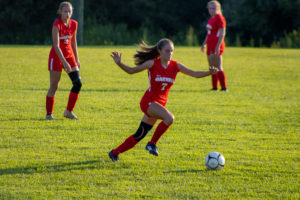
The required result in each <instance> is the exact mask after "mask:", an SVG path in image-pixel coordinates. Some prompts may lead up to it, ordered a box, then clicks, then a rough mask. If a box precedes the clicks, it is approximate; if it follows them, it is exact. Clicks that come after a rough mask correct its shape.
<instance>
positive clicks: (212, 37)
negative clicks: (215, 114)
mask: <svg viewBox="0 0 300 200" xmlns="http://www.w3.org/2000/svg"><path fill="white" fill-rule="evenodd" d="M207 8H208V12H209V14H210V16H211V18H210V19H209V20H208V23H207V25H206V29H207V35H206V37H205V40H204V42H203V45H202V47H201V51H202V52H204V49H205V47H206V54H207V60H208V63H209V66H215V67H217V68H218V69H219V72H218V73H216V74H214V75H212V90H218V82H219V81H220V84H221V87H222V88H221V91H227V88H226V79H225V73H224V71H223V61H222V54H223V52H224V49H225V42H224V38H225V30H226V20H225V18H224V17H223V15H222V11H221V4H220V3H219V2H218V1H215V0H214V1H210V2H208V3H207Z"/></svg>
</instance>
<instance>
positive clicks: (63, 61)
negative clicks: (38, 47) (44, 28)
mask: <svg viewBox="0 0 300 200" xmlns="http://www.w3.org/2000/svg"><path fill="white" fill-rule="evenodd" d="M72 12H73V7H72V4H71V3H69V2H62V3H61V4H60V5H59V9H58V11H57V13H58V15H59V18H58V19H57V20H55V21H54V23H53V25H52V40H53V45H52V48H51V51H50V55H49V60H48V70H49V71H50V88H49V90H48V93H47V97H46V110H47V115H46V119H47V120H53V119H54V118H53V116H52V113H53V106H54V100H55V93H56V90H57V88H58V83H59V81H60V77H61V72H62V69H64V70H65V71H66V72H67V73H68V75H69V77H70V79H71V81H72V83H73V87H72V89H71V91H70V94H69V101H68V105H67V109H66V110H65V112H64V117H66V118H70V119H78V118H77V117H76V115H74V113H73V112H72V111H73V109H74V107H75V104H76V102H77V99H78V95H79V91H80V88H81V78H80V76H79V67H80V62H79V57H78V53H77V41H76V31H77V26H78V23H77V22H76V21H75V20H72V19H71V16H72Z"/></svg>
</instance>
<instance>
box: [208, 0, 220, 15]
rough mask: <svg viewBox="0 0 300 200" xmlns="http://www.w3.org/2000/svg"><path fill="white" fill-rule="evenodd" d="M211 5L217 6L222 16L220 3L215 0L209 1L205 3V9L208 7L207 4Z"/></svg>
mask: <svg viewBox="0 0 300 200" xmlns="http://www.w3.org/2000/svg"><path fill="white" fill-rule="evenodd" d="M212 3H215V4H216V5H217V8H218V7H219V11H220V14H221V15H223V14H222V8H221V4H220V2H219V1H217V0H212V1H209V2H208V3H207V7H208V5H209V4H212Z"/></svg>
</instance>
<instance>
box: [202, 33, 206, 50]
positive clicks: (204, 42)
mask: <svg viewBox="0 0 300 200" xmlns="http://www.w3.org/2000/svg"><path fill="white" fill-rule="evenodd" d="M206 40H207V35H206V36H205V39H204V41H203V43H202V46H201V51H202V52H204V50H205V47H206Z"/></svg>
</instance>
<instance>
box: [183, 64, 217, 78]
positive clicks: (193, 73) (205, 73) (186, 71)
mask: <svg viewBox="0 0 300 200" xmlns="http://www.w3.org/2000/svg"><path fill="white" fill-rule="evenodd" d="M178 69H179V71H180V72H182V73H183V74H186V75H189V76H192V77H195V78H202V77H205V76H209V75H212V74H216V73H217V72H218V69H217V68H215V67H209V71H194V70H191V69H189V68H187V67H186V66H184V65H183V64H181V63H178Z"/></svg>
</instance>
